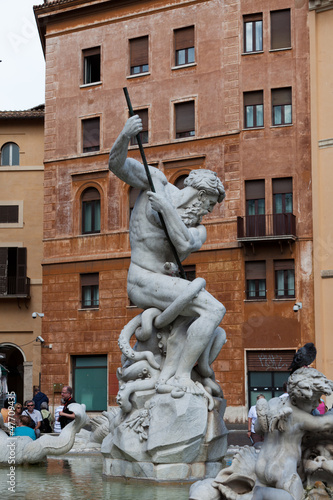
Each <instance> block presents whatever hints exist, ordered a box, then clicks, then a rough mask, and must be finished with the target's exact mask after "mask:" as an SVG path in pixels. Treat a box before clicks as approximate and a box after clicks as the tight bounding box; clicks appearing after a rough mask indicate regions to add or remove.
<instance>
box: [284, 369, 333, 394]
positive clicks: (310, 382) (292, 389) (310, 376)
mask: <svg viewBox="0 0 333 500" xmlns="http://www.w3.org/2000/svg"><path fill="white" fill-rule="evenodd" d="M332 391H333V381H332V380H329V379H328V378H326V377H325V375H323V374H322V373H320V372H319V371H318V370H316V369H315V368H308V367H306V366H303V367H302V368H299V369H298V370H296V371H295V372H294V373H293V374H292V375H290V377H289V379H288V394H289V396H290V399H291V401H293V399H294V398H302V399H311V398H312V397H313V395H314V393H316V394H317V395H318V394H319V396H321V395H322V394H325V395H326V396H329V395H330V394H332Z"/></svg>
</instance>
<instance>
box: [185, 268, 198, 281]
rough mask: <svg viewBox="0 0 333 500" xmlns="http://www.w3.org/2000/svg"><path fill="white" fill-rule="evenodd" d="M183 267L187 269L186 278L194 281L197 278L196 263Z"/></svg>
mask: <svg viewBox="0 0 333 500" xmlns="http://www.w3.org/2000/svg"><path fill="white" fill-rule="evenodd" d="M183 269H184V271H185V274H186V279H187V280H188V281H193V280H195V278H196V269H195V265H193V266H183Z"/></svg>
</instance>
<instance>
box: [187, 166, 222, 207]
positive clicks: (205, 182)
mask: <svg viewBox="0 0 333 500" xmlns="http://www.w3.org/2000/svg"><path fill="white" fill-rule="evenodd" d="M184 186H191V187H193V188H195V189H198V190H201V189H202V190H203V191H206V193H208V194H213V195H216V196H217V197H218V198H217V201H218V202H219V203H221V202H222V201H223V200H224V198H225V190H224V187H223V184H222V182H221V181H220V179H219V178H218V177H217V173H216V172H213V171H212V170H206V169H204V168H199V169H198V170H192V171H191V172H190V173H189V175H188V177H186V179H185V181H184Z"/></svg>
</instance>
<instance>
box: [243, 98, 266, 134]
mask: <svg viewBox="0 0 333 500" xmlns="http://www.w3.org/2000/svg"><path fill="white" fill-rule="evenodd" d="M243 101H244V129H247V130H251V129H254V128H263V127H264V125H265V120H264V91H263V90H254V91H249V92H244V93H243ZM260 106H261V108H262V109H261V115H262V123H258V117H259V115H260V113H259V107H260ZM250 108H252V109H253V112H252V118H253V125H249V123H248V110H249V109H250Z"/></svg>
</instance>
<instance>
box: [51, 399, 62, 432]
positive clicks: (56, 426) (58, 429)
mask: <svg viewBox="0 0 333 500" xmlns="http://www.w3.org/2000/svg"><path fill="white" fill-rule="evenodd" d="M63 407H64V405H60V406H57V407H56V409H55V411H54V424H53V432H56V433H57V434H60V432H61V425H60V422H59V420H58V417H59V412H61V411H62V410H63Z"/></svg>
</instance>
